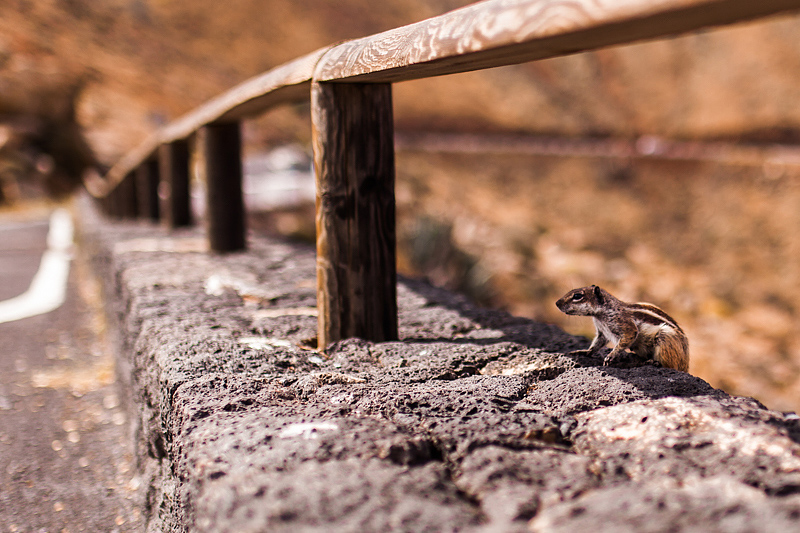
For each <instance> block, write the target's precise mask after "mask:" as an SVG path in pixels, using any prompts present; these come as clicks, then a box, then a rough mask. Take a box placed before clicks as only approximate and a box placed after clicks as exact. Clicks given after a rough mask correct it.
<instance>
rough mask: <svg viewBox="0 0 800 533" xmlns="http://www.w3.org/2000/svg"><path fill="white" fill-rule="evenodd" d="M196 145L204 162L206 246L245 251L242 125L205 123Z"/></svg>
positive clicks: (222, 249) (236, 123)
mask: <svg viewBox="0 0 800 533" xmlns="http://www.w3.org/2000/svg"><path fill="white" fill-rule="evenodd" d="M197 144H198V146H199V148H200V149H201V150H203V154H202V160H203V162H204V164H205V176H206V199H207V200H206V209H207V213H208V216H207V219H208V240H209V247H210V248H211V250H213V251H215V252H234V251H237V250H244V249H245V247H246V245H247V242H246V239H245V222H244V199H243V197H242V133H241V125H240V124H239V123H238V122H228V123H224V124H209V125H207V126H204V127H203V130H202V132H201V135H200V136H199V142H198V143H197Z"/></svg>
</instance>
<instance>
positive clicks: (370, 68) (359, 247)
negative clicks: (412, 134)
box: [86, 0, 800, 348]
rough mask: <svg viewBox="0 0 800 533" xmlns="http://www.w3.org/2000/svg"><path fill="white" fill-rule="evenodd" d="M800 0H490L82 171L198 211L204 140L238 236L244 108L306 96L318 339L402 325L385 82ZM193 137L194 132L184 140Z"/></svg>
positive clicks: (106, 196)
mask: <svg viewBox="0 0 800 533" xmlns="http://www.w3.org/2000/svg"><path fill="white" fill-rule="evenodd" d="M792 10H800V0H485V1H483V2H478V3H476V4H472V5H470V6H467V7H464V8H462V9H458V10H456V11H452V12H450V13H446V14H444V15H442V16H439V17H435V18H432V19H428V20H426V21H423V22H419V23H416V24H411V25H409V26H404V27H402V28H397V29H394V30H390V31H387V32H384V33H380V34H378V35H373V36H370V37H365V38H362V39H357V40H354V41H349V42H345V43H342V44H338V45H335V46H331V47H328V48H324V49H321V50H317V51H316V52H314V53H311V54H309V55H307V56H304V57H301V58H299V59H297V60H294V61H292V62H290V63H287V64H285V65H283V66H280V67H277V68H275V69H273V70H271V71H269V72H267V73H265V74H262V75H260V76H257V77H255V78H253V79H251V80H249V81H247V82H245V83H243V84H241V85H239V86H237V87H234V88H233V89H231V90H230V91H228V92H226V93H224V94H223V95H221V96H219V97H217V98H215V99H213V100H211V101H210V102H208V103H206V104H205V105H203V106H201V107H199V108H198V109H196V110H195V111H193V112H191V113H189V114H188V115H186V116H184V117H182V118H181V119H179V120H177V121H176V122H174V123H171V124H169V125H167V126H165V127H164V128H162V129H161V130H159V131H158V132H156V133H155V134H154V135H153V136H152V137H150V138H148V139H147V140H145V142H143V143H142V144H141V145H140V146H139V147H137V148H136V149H135V150H133V151H131V152H130V153H128V154H127V155H125V156H124V157H123V158H122V159H121V160H120V161H119V162H118V163H117V164H116V165H114V166H113V167H112V168H111V169H110V170H109V171H108V173H107V174H106V175H105V177H104V179H102V180H97V179H96V180H93V181H88V180H87V182H86V187H87V189H88V190H89V192H90V193H91V194H92V195H93V196H95V197H97V198H99V199H102V200H103V202H104V205H105V206H106V209H107V211H108V213H109V214H111V215H113V216H118V217H143V218H150V219H152V220H161V221H162V222H163V223H164V224H165V225H167V226H168V227H173V228H174V227H178V226H183V225H188V224H191V223H192V220H191V211H190V208H189V180H190V172H191V170H190V159H191V157H190V156H191V150H198V151H200V155H201V157H199V160H200V161H202V162H203V166H204V168H203V172H202V173H203V174H204V176H205V180H206V189H207V195H208V196H207V199H208V201H207V205H208V213H207V219H208V220H207V227H208V236H209V242H210V247H211V249H212V250H214V251H218V252H226V251H235V250H241V249H243V248H245V246H246V241H245V225H244V207H243V199H242V187H241V183H242V161H241V128H240V123H241V121H242V120H243V119H246V118H249V117H253V116H256V115H259V114H262V113H264V112H265V111H266V110H267V109H269V108H271V107H274V106H276V105H278V104H288V103H297V102H307V101H309V99H310V101H311V114H312V127H313V149H314V168H315V172H316V190H317V192H316V205H317V207H316V228H317V306H318V311H319V332H318V344H319V346H320V347H321V348H324V347H325V346H327V345H328V344H330V343H331V342H334V341H336V340H339V339H344V338H350V337H361V338H364V339H367V340H372V341H386V340H393V339H396V338H397V295H396V281H397V274H396V266H395V199H394V172H395V170H394V130H393V116H392V86H391V84H392V83H393V82H397V81H404V80H411V79H418V78H426V77H432V76H440V75H445V74H453V73H458V72H467V71H472V70H479V69H485V68H490V67H497V66H502V65H509V64H514V63H521V62H525V61H532V60H538V59H546V58H551V57H557V56H562V55H567V54H572V53H576V52H580V51H586V50H593V49H597V48H601V47H606V46H611V45H616V44H624V43H632V42H635V41H640V40H645V39H656V38H660V37H665V36H669V35H675V34H680V33H685V32H689V31H693V30H697V29H700V28H705V27H712V26H721V25H725V24H731V23H735V22H740V21H745V20H751V19H755V18H760V17H764V16H768V15H772V14H776V13H781V12H786V11H792ZM193 139H194V142H192V141H193Z"/></svg>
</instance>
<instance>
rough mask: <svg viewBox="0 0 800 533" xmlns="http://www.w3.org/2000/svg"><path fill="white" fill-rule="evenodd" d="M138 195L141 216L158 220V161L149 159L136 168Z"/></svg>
mask: <svg viewBox="0 0 800 533" xmlns="http://www.w3.org/2000/svg"><path fill="white" fill-rule="evenodd" d="M136 197H137V199H138V201H139V216H140V217H141V218H149V219H150V220H154V221H158V218H159V217H158V215H159V209H158V161H157V160H155V159H148V160H146V161H144V162H143V163H142V164H141V165H139V168H137V169H136Z"/></svg>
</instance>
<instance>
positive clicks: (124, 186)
mask: <svg viewBox="0 0 800 533" xmlns="http://www.w3.org/2000/svg"><path fill="white" fill-rule="evenodd" d="M116 190H117V201H118V202H119V204H118V205H119V216H120V217H121V218H136V217H137V216H138V214H139V198H138V196H137V194H136V192H137V191H136V181H135V180H134V175H133V173H131V174H128V175H127V176H125V178H124V179H123V180H122V181H121V182H120V183H119V184H118V185H117V187H116Z"/></svg>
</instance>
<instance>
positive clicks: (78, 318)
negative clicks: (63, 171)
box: [0, 209, 144, 533]
mask: <svg viewBox="0 0 800 533" xmlns="http://www.w3.org/2000/svg"><path fill="white" fill-rule="evenodd" d="M48 220H49V213H48V212H46V211H44V210H42V209H39V210H38V212H37V211H32V210H31V211H28V212H22V213H20V212H15V213H13V214H10V213H3V212H0V302H2V301H7V300H8V299H10V298H13V297H16V296H18V295H20V294H22V293H24V292H25V291H26V290H27V289H28V287H29V286H30V284H31V281H32V280H33V278H34V275H35V273H36V272H37V270H38V268H39V266H40V261H41V258H42V254H43V253H44V251H45V249H46V248H47V234H48V230H49V223H48ZM99 296H100V295H99V292H98V290H97V287H96V284H95V283H94V282H93V280H92V279H91V277H90V276H89V275H88V271H87V270H86V269H85V268H84V267H83V266H82V264H81V263H80V262H79V261H73V262H72V265H71V268H70V273H69V277H68V284H67V293H66V301H65V302H64V304H63V305H61V306H60V307H59V308H58V309H56V310H55V311H52V312H49V313H45V314H42V315H38V316H33V317H30V318H25V319H22V320H16V321H12V322H5V323H0V532H3V533H5V532H16V531H19V532H28V531H30V532H42V531H45V532H76V531H91V532H105V531H108V532H111V531H119V532H125V531H141V530H142V529H143V524H142V514H141V511H140V508H141V507H140V505H141V502H142V500H143V498H144V496H143V494H142V493H143V492H144V488H143V487H140V483H139V479H138V478H137V477H136V476H135V472H134V470H135V468H134V467H135V465H134V464H133V459H132V457H133V455H132V450H131V446H130V438H129V435H128V424H127V420H126V418H125V414H124V413H123V411H122V409H121V407H120V405H119V401H118V396H117V393H116V389H115V385H114V383H113V380H114V369H113V359H112V357H111V354H110V351H109V350H108V348H107V346H106V343H105V340H104V337H103V327H104V321H103V315H102V308H101V303H100V302H101V300H100V297H99Z"/></svg>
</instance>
